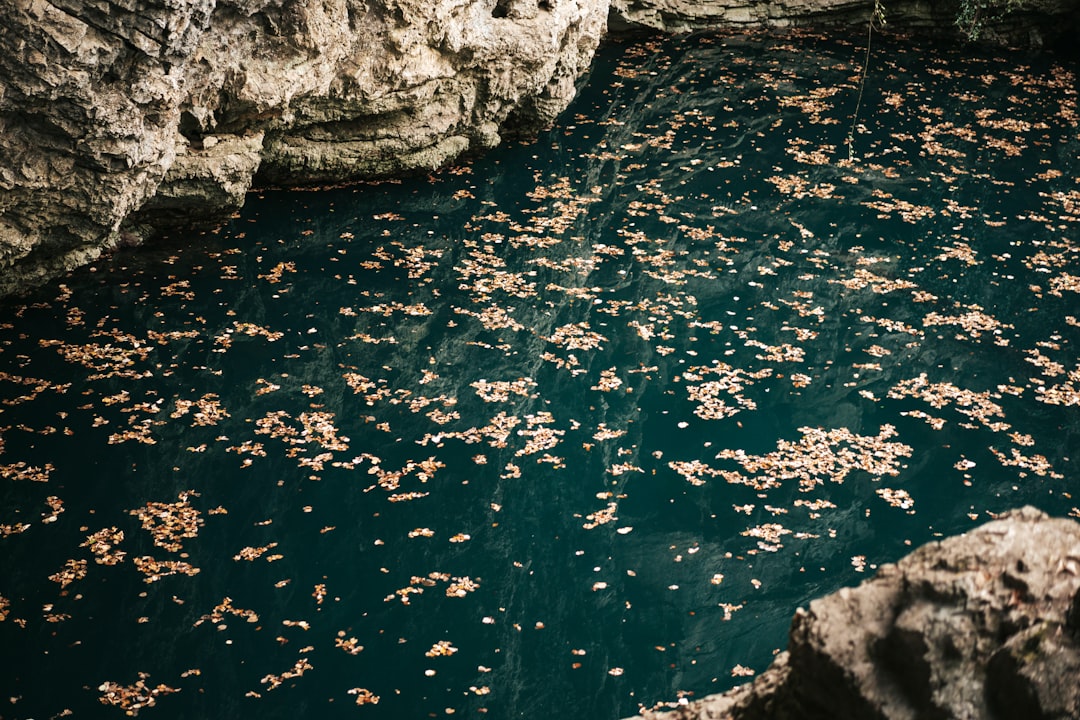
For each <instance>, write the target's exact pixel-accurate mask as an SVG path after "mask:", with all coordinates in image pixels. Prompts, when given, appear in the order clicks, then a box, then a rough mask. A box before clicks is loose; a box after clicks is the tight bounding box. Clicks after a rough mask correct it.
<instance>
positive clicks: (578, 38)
mask: <svg viewBox="0 0 1080 720" xmlns="http://www.w3.org/2000/svg"><path fill="white" fill-rule="evenodd" d="M606 19H607V3H606V0H307V1H306V2H301V1H300V0H5V2H3V3H0V292H3V291H10V290H12V289H14V288H17V287H21V286H22V287H24V286H27V285H31V284H34V283H35V282H37V281H40V280H41V279H44V278H46V277H48V276H50V275H54V274H56V273H58V272H61V271H63V270H64V269H67V268H69V267H73V266H75V265H79V264H83V263H86V262H89V261H92V260H93V259H94V258H95V257H96V256H97V255H98V254H100V252H101V251H102V250H103V249H108V248H110V247H114V246H116V245H118V244H121V243H135V242H138V241H140V240H141V238H142V236H143V235H144V234H146V233H147V232H148V230H149V229H150V228H153V227H160V226H162V225H163V224H177V223H180V224H197V223H199V222H200V221H203V220H205V221H211V222H212V221H214V220H220V219H221V218H222V217H223V216H224V215H225V214H227V213H228V212H231V211H233V210H235V209H236V208H237V207H239V206H240V205H241V204H242V202H243V197H244V194H245V192H246V191H247V190H248V188H249V187H250V186H251V184H252V182H253V181H254V180H255V178H256V177H259V178H260V179H261V180H262V181H264V182H268V183H275V184H303V183H322V182H334V181H340V180H345V179H349V178H358V177H375V176H382V175H390V174H397V173H403V172H409V171H423V170H430V169H433V168H435V167H438V166H440V165H442V164H445V163H447V162H449V161H451V160H453V159H454V158H456V157H457V156H459V155H461V154H462V153H464V152H467V151H479V150H484V149H487V148H491V147H493V146H495V145H497V144H498V143H499V141H500V138H501V136H502V135H503V134H504V132H506V131H507V130H508V129H509V130H529V129H535V128H536V127H539V126H541V125H544V124H547V123H550V122H551V121H552V120H553V119H554V118H555V116H556V115H557V114H558V113H559V112H561V111H562V110H563V109H564V108H565V107H566V105H567V104H568V103H569V101H570V100H571V98H572V97H573V94H574V91H575V82H576V81H577V79H578V78H579V76H580V75H581V74H582V73H583V72H584V71H585V70H586V69H587V68H588V66H589V63H590V62H591V60H592V56H593V52H594V51H595V48H596V46H597V44H598V42H599V40H600V36H601V34H602V33H603V30H604V26H605V22H606Z"/></svg>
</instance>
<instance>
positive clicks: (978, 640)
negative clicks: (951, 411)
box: [638, 507, 1080, 720]
mask: <svg viewBox="0 0 1080 720" xmlns="http://www.w3.org/2000/svg"><path fill="white" fill-rule="evenodd" d="M641 717H643V718H647V719H650V718H655V719H656V720H661V719H663V720H706V719H708V720H719V719H720V718H730V719H732V720H749V719H750V718H754V719H757V718H773V719H776V720H783V719H788V718H790V719H792V720H794V719H795V718H802V719H805V720H815V719H817V718H821V719H823V720H824V719H825V718H829V719H833V718H845V719H849V720H861V719H863V718H866V719H867V720H870V719H873V720H916V719H919V718H966V719H969V720H977V719H981V718H986V719H988V720H990V719H995V720H1006V719H1009V718H1025V719H1026V720H1041V719H1043V718H1046V719H1049V718H1076V717H1080V524H1077V523H1076V522H1074V521H1072V520H1067V519H1052V518H1050V517H1048V516H1047V515H1045V514H1044V513H1042V512H1041V511H1039V510H1036V509H1034V508H1030V507H1027V508H1022V509H1020V510H1014V511H1012V512H1010V513H1007V514H1006V515H1005V516H1003V517H1002V518H1000V519H998V520H995V521H992V522H989V523H987V524H985V525H983V526H981V527H979V528H977V529H975V530H973V531H971V532H969V533H967V534H965V535H961V536H957V537H952V538H949V539H946V540H943V541H941V542H933V543H930V544H928V545H925V546H923V547H921V548H919V549H918V550H916V551H915V552H913V553H912V554H910V555H908V556H907V557H905V558H903V559H902V560H900V561H899V562H897V563H896V564H895V565H885V566H882V567H881V569H880V570H879V571H878V573H877V575H876V576H875V577H874V578H872V579H870V580H868V581H866V582H864V583H862V584H861V585H859V586H858V587H856V588H844V589H842V590H840V591H838V592H836V593H833V594H832V595H828V596H826V597H824V598H821V599H818V600H814V601H813V602H811V603H810V608H809V609H807V610H804V609H799V610H798V611H796V613H795V617H794V619H793V620H792V624H791V635H790V639H789V645H788V650H787V651H786V652H784V653H782V654H781V655H779V656H777V659H776V661H775V662H774V663H773V664H772V665H771V666H770V667H769V669H768V670H766V671H765V672H764V673H762V674H761V675H760V676H759V677H757V678H756V679H755V680H754V681H753V682H752V683H749V684H747V685H743V686H741V687H738V688H735V689H734V690H731V691H730V692H728V693H725V694H723V695H714V696H710V697H707V698H704V699H702V700H698V701H696V702H692V703H689V704H688V705H683V706H677V707H676V709H675V710H672V711H665V712H648V713H645V715H644V716H641ZM638 720H641V718H640V717H639V718H638Z"/></svg>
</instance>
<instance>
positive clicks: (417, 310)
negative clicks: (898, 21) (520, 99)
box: [0, 36, 1080, 718]
mask: <svg viewBox="0 0 1080 720" xmlns="http://www.w3.org/2000/svg"><path fill="white" fill-rule="evenodd" d="M874 42H875V45H874V48H873V52H872V54H871V65H870V73H869V76H868V79H867V82H866V86H865V90H864V94H863V98H862V103H861V105H860V107H859V114H858V117H856V118H854V126H853V124H852V121H853V113H854V112H855V106H856V102H857V98H858V95H859V78H860V76H861V73H862V69H863V66H862V62H863V58H864V54H863V53H864V49H865V36H862V37H859V36H855V37H853V38H852V39H851V41H850V42H849V41H844V40H843V39H842V38H840V39H837V38H830V39H827V40H826V39H821V38H814V37H783V38H772V37H766V36H760V37H723V36H693V37H684V38H676V39H672V40H668V41H656V40H650V41H642V42H640V43H637V44H631V45H620V46H609V47H606V48H605V49H603V50H602V52H601V55H600V57H599V59H598V61H597V64H596V67H595V69H594V71H593V72H592V75H591V77H590V78H589V79H588V84H587V85H586V86H585V87H584V88H583V90H582V93H581V96H580V98H579V100H578V101H577V102H576V103H575V104H574V106H573V107H572V108H571V109H570V110H568V111H567V113H566V114H565V115H564V117H563V119H562V121H561V123H560V124H559V126H558V127H556V128H554V129H553V130H551V131H550V132H546V133H544V134H542V135H541V136H540V137H539V138H538V139H536V140H535V141H530V142H525V143H520V142H519V143H512V144H510V145H509V146H507V147H504V148H501V149H499V150H497V151H495V152H493V153H491V154H490V155H487V156H486V157H484V158H482V159H479V160H476V161H475V162H473V163H472V164H468V165H463V166H460V167H455V168H451V169H448V170H446V171H443V172H440V173H438V174H436V175H435V176H433V177H429V178H415V179H410V180H405V181H398V182H387V183H382V184H364V185H357V186H350V187H342V188H332V189H322V190H319V191H312V192H288V193H286V192H273V191H265V192H260V193H257V194H253V195H252V196H251V197H250V198H249V201H248V204H247V207H246V208H245V210H244V211H243V213H241V214H240V216H239V217H237V218H235V219H234V220H233V221H231V222H230V223H228V224H227V225H225V226H223V227H222V228H221V229H220V230H218V231H216V232H213V233H207V234H202V235H195V236H190V237H182V238H176V239H174V240H171V241H167V242H162V243H160V244H158V245H156V246H154V247H150V248H142V249H140V250H138V251H131V252H123V253H119V254H117V255H116V256H114V257H112V258H110V259H108V260H106V261H102V262H101V263H99V264H98V266H97V267H95V268H93V269H88V270H85V271H80V272H78V273H75V274H73V275H71V276H70V277H68V278H66V279H64V280H63V281H62V282H61V283H54V284H52V285H50V286H48V287H46V288H44V289H42V290H41V291H40V292H38V293H36V294H35V295H34V296H32V297H29V298H23V299H20V300H9V301H6V302H5V303H4V310H3V318H4V321H3V325H2V326H0V372H2V375H0V402H2V403H3V404H2V406H0V408H2V412H0V431H2V434H0V451H2V455H0V463H2V465H0V475H2V478H0V524H2V527H0V532H2V533H3V534H4V535H5V536H4V537H0V598H2V599H0V617H2V619H3V621H2V622H0V645H2V646H3V647H4V648H6V649H7V650H8V657H9V658H14V659H16V662H15V663H13V664H12V663H9V665H8V669H7V671H6V672H5V673H4V676H3V679H2V680H0V690H2V692H0V697H2V698H3V700H0V717H11V718H30V717H35V718H45V717H52V716H56V715H59V714H62V713H64V711H70V712H72V713H74V716H76V717H104V718H108V717H119V716H121V715H122V714H123V710H124V709H127V710H129V711H141V712H145V713H147V714H148V715H149V716H152V717H159V718H160V717H167V718H204V717H253V716H256V715H258V716H259V717H265V718H295V717H300V716H304V715H312V716H319V717H354V716H364V717H372V718H375V717H382V718H418V717H428V716H431V717H435V716H445V715H449V714H454V715H460V716H467V717H477V716H482V715H485V714H486V716H487V717H494V718H509V717H521V718H540V717H548V716H550V715H552V714H562V715H564V716H568V717H619V716H622V715H627V714H633V713H635V712H637V711H638V709H639V707H641V706H645V707H649V706H652V705H654V704H656V703H664V702H672V701H675V700H676V699H677V698H678V697H680V696H684V695H686V696H694V695H697V696H700V695H702V694H705V693H708V692H715V691H722V690H725V689H727V688H729V687H731V686H732V685H734V684H737V683H738V682H742V681H743V679H744V678H745V677H747V676H749V675H750V674H751V673H753V672H754V671H761V670H762V669H764V668H765V667H766V666H767V665H768V664H769V662H770V660H771V658H772V656H773V654H774V653H775V652H777V651H778V650H779V649H782V648H783V647H784V645H785V643H786V631H787V626H788V622H789V618H790V616H791V613H792V612H793V610H794V609H795V607H797V606H798V605H800V604H805V603H806V602H808V601H809V599H810V598H812V597H815V596H818V595H820V594H822V593H826V592H829V591H832V590H835V589H836V588H838V587H841V586H843V585H851V584H855V583H857V582H858V581H860V580H863V579H865V578H867V577H869V576H870V575H871V574H872V572H873V570H874V568H876V567H877V566H879V565H880V564H881V563H884V562H889V561H893V560H895V559H897V558H899V557H900V556H902V555H903V554H905V553H906V552H907V551H908V550H909V549H910V547H911V546H913V545H917V544H920V543H923V542H925V541H927V540H930V539H932V538H934V537H939V536H940V535H942V534H950V533H956V532H962V531H964V530H966V529H969V528H971V527H973V526H975V525H976V524H977V523H980V522H983V521H985V520H987V519H989V518H991V517H992V516H993V515H994V514H995V513H998V512H1001V511H1004V510H1005V509H1007V508H1010V507H1014V506H1018V505H1022V504H1028V503H1030V504H1034V505H1037V506H1039V507H1041V508H1043V509H1045V510H1047V511H1048V512H1051V513H1054V514H1060V515H1064V514H1068V513H1073V514H1077V513H1080V511H1077V510H1076V509H1075V508H1074V505H1075V504H1080V503H1075V502H1074V500H1073V499H1072V497H1071V495H1070V493H1071V492H1073V489H1074V487H1075V481H1074V478H1075V477H1076V475H1077V469H1078V468H1077V457H1076V456H1077V455H1078V454H1080V447H1078V445H1080V422H1078V417H1080V416H1078V414H1077V409H1076V406H1077V404H1078V403H1080V395H1078V388H1080V365H1078V363H1077V349H1076V343H1077V341H1078V340H1080V330H1078V327H1080V320H1078V319H1077V315H1078V313H1077V293H1078V292H1080V258H1078V256H1077V247H1078V246H1077V242H1076V238H1077V225H1076V222H1077V219H1078V217H1080V188H1078V187H1077V180H1076V178H1077V171H1078V167H1077V166H1078V148H1080V143H1078V132H1077V107H1076V102H1077V95H1076V78H1075V67H1074V65H1072V64H1068V63H1064V62H1062V61H1058V60H1055V59H1054V58H1053V57H1045V56H1042V57H1038V56H1036V57H1031V56H1027V55H1020V54H1002V55H981V54H979V53H978V52H973V51H971V50H970V49H965V50H962V51H957V50H947V49H942V48H936V47H928V46H926V45H925V44H921V43H920V44H917V45H915V44H912V45H904V44H900V43H890V42H888V41H886V40H884V39H882V38H878V37H875V40H874ZM849 139H850V140H851V142H848V140H849ZM376 700H377V702H376ZM151 702H152V703H153V707H148V705H149V704H150V703H151ZM358 702H360V703H361V706H360V707H357V703H358Z"/></svg>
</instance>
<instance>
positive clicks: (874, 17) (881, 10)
mask: <svg viewBox="0 0 1080 720" xmlns="http://www.w3.org/2000/svg"><path fill="white" fill-rule="evenodd" d="M875 27H877V28H878V29H879V30H880V29H881V28H883V27H885V6H884V5H882V4H881V0H874V12H873V13H871V15H870V20H869V22H867V23H866V57H865V58H864V59H863V70H862V77H861V78H859V98H858V100H856V101H855V112H854V114H852V116H851V129H850V130H848V136H847V141H846V144H847V146H848V160H849V161H851V162H854V160H855V126H856V124H857V123H858V121H859V110H860V108H862V97H863V90H864V89H865V88H866V75H867V74H868V73H869V72H870V42H871V40H873V37H874V28H875Z"/></svg>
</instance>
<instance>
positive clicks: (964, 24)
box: [955, 0, 1024, 42]
mask: <svg viewBox="0 0 1080 720" xmlns="http://www.w3.org/2000/svg"><path fill="white" fill-rule="evenodd" d="M1023 4H1024V0H960V9H959V10H958V11H957V13H956V20H955V22H956V27H958V28H960V32H962V33H964V35H966V36H967V39H968V40H971V41H972V42H974V41H975V40H978V39H979V37H980V36H981V35H982V32H983V29H984V28H985V27H986V25H987V23H994V22H997V21H998V20H1001V19H1002V18H1003V17H1005V16H1006V15H1008V14H1009V13H1012V12H1014V11H1015V10H1018V9H1019V8H1021V7H1022V6H1023Z"/></svg>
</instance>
